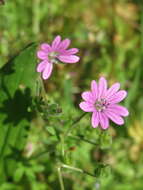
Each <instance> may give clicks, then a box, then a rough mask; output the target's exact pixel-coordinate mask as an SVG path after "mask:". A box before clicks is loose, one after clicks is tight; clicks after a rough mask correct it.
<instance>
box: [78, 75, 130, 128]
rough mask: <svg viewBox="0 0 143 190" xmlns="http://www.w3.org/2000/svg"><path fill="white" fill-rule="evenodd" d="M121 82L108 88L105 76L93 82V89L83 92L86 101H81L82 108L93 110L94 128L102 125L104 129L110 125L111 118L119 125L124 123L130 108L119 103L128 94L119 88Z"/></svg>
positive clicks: (92, 121) (86, 110)
mask: <svg viewBox="0 0 143 190" xmlns="http://www.w3.org/2000/svg"><path fill="white" fill-rule="evenodd" d="M119 89H120V84H119V83H115V84H113V85H112V86H111V87H110V88H109V89H107V81H106V79H105V78H104V77H101V78H100V79H99V83H98V84H97V83H96V81H95V80H93V81H92V82H91V91H87V92H83V93H82V98H83V100H84V102H81V103H80V105H79V106H80V108H81V109H82V110H83V111H85V112H93V113H92V118H91V123H92V126H93V127H94V128H96V127H98V126H99V125H100V126H101V128H102V129H107V128H108V127H109V119H110V120H112V121H113V122H114V123H116V124H118V125H123V124H124V120H123V117H125V116H128V114H129V112H128V110H127V109H126V108H125V107H123V106H121V105H118V103H119V102H121V101H122V100H123V99H124V98H125V97H126V96H127V92H126V91H125V90H119Z"/></svg>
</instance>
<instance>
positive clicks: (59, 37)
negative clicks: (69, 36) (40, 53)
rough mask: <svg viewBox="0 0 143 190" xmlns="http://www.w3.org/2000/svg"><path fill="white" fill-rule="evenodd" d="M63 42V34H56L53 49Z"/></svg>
mask: <svg viewBox="0 0 143 190" xmlns="http://www.w3.org/2000/svg"><path fill="white" fill-rule="evenodd" d="M60 42H61V36H56V37H55V39H54V40H53V42H52V49H53V51H54V50H56V49H57V47H58V46H59V44H60Z"/></svg>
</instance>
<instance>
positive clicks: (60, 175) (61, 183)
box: [57, 167, 65, 190]
mask: <svg viewBox="0 0 143 190" xmlns="http://www.w3.org/2000/svg"><path fill="white" fill-rule="evenodd" d="M57 170H58V178H59V182H60V187H61V190H65V188H64V181H63V177H62V173H61V167H58V168H57Z"/></svg>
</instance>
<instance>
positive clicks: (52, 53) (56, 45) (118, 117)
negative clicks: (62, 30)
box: [37, 36, 129, 129]
mask: <svg viewBox="0 0 143 190" xmlns="http://www.w3.org/2000/svg"><path fill="white" fill-rule="evenodd" d="M69 45H70V40H69V39H65V40H63V41H61V37H60V36H57V37H56V38H55V39H54V40H53V42H52V44H51V45H49V44H47V43H43V44H41V45H40V50H38V51H37V57H38V58H39V59H41V60H42V61H41V62H40V63H39V64H38V66H37V72H40V73H42V78H43V79H45V80H46V79H48V78H49V77H50V75H51V73H52V70H53V65H54V64H55V63H58V61H61V62H64V63H76V62H78V61H79V59H80V58H79V57H78V56H77V55H75V54H76V53H77V52H78V51H79V50H78V49H77V48H71V49H67V48H68V47H69ZM119 89H120V84H119V83H115V84H113V85H112V86H111V87H110V88H109V89H107V81H106V79H105V78H104V77H101V78H100V79H99V83H97V82H96V81H94V80H93V81H92V82H91V91H87V92H83V93H82V98H83V100H84V101H83V102H81V103H80V105H79V106H80V108H81V109H82V110H83V111H84V112H92V119H91V124H92V126H93V127H94V128H96V127H98V126H101V128H102V129H107V128H108V127H109V120H112V121H113V122H114V123H116V124H118V125H123V124H124V120H123V117H126V116H128V114H129V112H128V110H127V109H126V108H125V107H123V106H121V105H118V103H119V102H121V101H122V100H123V99H124V98H125V97H126V96H127V92H126V91H125V90H119Z"/></svg>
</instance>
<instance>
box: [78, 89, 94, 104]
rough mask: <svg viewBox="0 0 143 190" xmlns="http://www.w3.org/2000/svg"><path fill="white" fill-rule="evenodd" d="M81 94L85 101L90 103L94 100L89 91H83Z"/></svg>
mask: <svg viewBox="0 0 143 190" xmlns="http://www.w3.org/2000/svg"><path fill="white" fill-rule="evenodd" d="M81 96H82V98H83V99H84V100H85V101H87V102H90V103H94V102H95V99H94V97H93V94H92V93H91V92H90V91H88V92H83V93H82V95H81Z"/></svg>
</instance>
